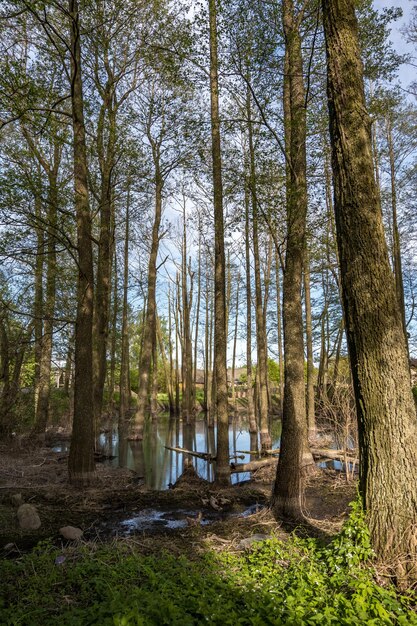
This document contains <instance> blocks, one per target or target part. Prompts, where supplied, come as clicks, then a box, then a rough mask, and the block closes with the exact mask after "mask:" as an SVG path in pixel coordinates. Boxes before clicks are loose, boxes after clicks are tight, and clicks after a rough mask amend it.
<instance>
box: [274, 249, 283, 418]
mask: <svg viewBox="0 0 417 626" xmlns="http://www.w3.org/2000/svg"><path fill="white" fill-rule="evenodd" d="M280 270H281V263H280V260H279V256H278V251H277V250H275V272H276V292H277V338H278V367H279V402H280V408H281V415H282V412H283V408H284V355H283V353H282V306H281V281H280Z"/></svg>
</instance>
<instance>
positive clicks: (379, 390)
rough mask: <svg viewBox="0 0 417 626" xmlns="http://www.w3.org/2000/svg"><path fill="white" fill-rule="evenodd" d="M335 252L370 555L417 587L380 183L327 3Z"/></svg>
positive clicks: (341, 24)
mask: <svg viewBox="0 0 417 626" xmlns="http://www.w3.org/2000/svg"><path fill="white" fill-rule="evenodd" d="M323 16H324V28H325V35H326V52H327V65H328V99H329V115H330V134H331V140H332V165H333V174H334V194H335V214H336V229H337V243H338V249H339V258H340V264H341V281H342V294H343V306H344V311H345V322H346V333H347V340H348V346H349V357H350V361H351V369H352V377H353V383H354V389H355V398H356V406H357V414H358V428H359V446H360V488H361V494H362V497H363V501H364V505H365V509H366V512H367V515H368V523H369V528H370V532H371V539H372V543H373V547H374V549H375V550H376V553H377V555H378V556H379V557H380V558H382V559H383V560H384V561H385V562H386V564H387V565H388V566H390V567H392V568H393V570H394V571H395V573H396V576H397V580H398V582H399V583H400V584H402V585H403V584H407V582H410V580H415V579H416V578H417V556H416V555H417V481H416V476H417V420H416V412H415V406H414V401H413V397H412V394H411V388H410V373H409V366H408V355H407V348H406V342H405V338H404V331H403V325H402V319H401V312H400V310H399V306H398V300H397V296H396V289H395V281H394V277H393V274H392V271H391V269H390V265H389V258H388V250H387V246H386V242H385V237H384V229H383V223H382V214H381V208H380V202H379V195H378V190H377V187H376V184H375V179H374V172H373V163H372V150H371V132H370V129H371V124H370V119H369V116H368V114H367V112H366V109H365V96H364V88H363V70H362V64H361V60H360V52H359V47H358V34H357V22H356V18H355V13H354V3H353V1H352V0H323Z"/></svg>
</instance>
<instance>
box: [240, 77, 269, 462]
mask: <svg viewBox="0 0 417 626" xmlns="http://www.w3.org/2000/svg"><path fill="white" fill-rule="evenodd" d="M246 112H247V117H248V139H249V168H250V174H249V181H250V183H249V186H250V192H251V200H252V236H253V262H254V274H255V322H256V350H257V364H256V381H257V383H258V393H257V406H258V411H259V419H258V424H259V432H260V439H261V451H265V450H268V449H270V448H271V435H270V433H269V423H268V364H267V359H268V350H267V345H266V325H265V316H264V310H263V301H262V284H261V264H260V260H259V227H258V198H257V191H256V171H255V149H254V145H253V129H252V112H251V101H250V92H249V89H248V90H247V94H246Z"/></svg>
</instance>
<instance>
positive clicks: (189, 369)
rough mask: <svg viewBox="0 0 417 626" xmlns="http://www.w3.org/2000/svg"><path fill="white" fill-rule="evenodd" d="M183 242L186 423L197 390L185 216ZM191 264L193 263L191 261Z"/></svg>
mask: <svg viewBox="0 0 417 626" xmlns="http://www.w3.org/2000/svg"><path fill="white" fill-rule="evenodd" d="M183 220H184V222H183V240H182V272H181V300H182V320H183V321H182V330H183V332H182V348H183V353H182V357H183V359H182V362H183V378H182V412H183V416H184V417H185V419H186V421H187V422H188V421H189V420H190V419H192V418H193V417H194V408H195V406H194V405H195V388H194V384H193V347H192V341H191V319H190V318H191V315H190V310H191V306H192V297H193V274H192V272H191V269H190V267H189V265H188V266H187V221H186V214H185V203H184V214H183ZM190 263H191V261H190ZM188 276H190V288H189V289H188V280H187V279H188Z"/></svg>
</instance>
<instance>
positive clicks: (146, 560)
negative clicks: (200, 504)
mask: <svg viewBox="0 0 417 626" xmlns="http://www.w3.org/2000/svg"><path fill="white" fill-rule="evenodd" d="M358 518H359V515H358V513H357V511H356V512H355V510H354V512H353V514H352V517H351V520H350V522H349V523H348V524H347V525H346V526H345V528H344V529H343V531H342V532H341V533H340V534H339V535H338V536H337V537H336V538H335V539H334V541H333V542H332V543H331V544H330V545H329V546H327V547H323V546H321V545H319V543H318V542H317V541H316V540H312V539H308V540H305V539H299V538H297V537H291V538H290V539H289V541H286V542H285V543H283V542H281V541H278V540H276V539H271V540H268V541H264V542H261V543H258V544H254V546H255V547H254V548H253V549H252V550H251V551H249V552H240V553H237V554H236V553H230V552H223V553H221V554H218V553H215V552H210V551H208V552H206V553H205V554H203V555H201V554H193V553H192V545H193V544H192V543H190V553H189V555H188V557H185V556H183V557H180V558H178V557H177V556H174V555H172V554H168V553H161V554H157V555H153V556H143V555H141V554H139V553H138V552H137V551H136V548H135V544H134V542H123V541H119V542H114V543H112V544H107V545H106V544H93V545H85V546H80V547H73V548H71V549H67V550H57V549H56V548H54V547H53V546H51V545H50V544H48V543H44V544H41V545H40V546H39V547H38V548H37V549H36V550H35V551H33V552H32V553H31V554H28V555H26V556H24V557H22V558H20V559H18V560H16V561H3V562H2V563H1V565H0V580H1V590H2V591H1V600H0V623H1V624H2V625H5V626H6V625H18V624H19V625H27V626H38V625H39V626H40V625H42V626H47V625H49V624H60V625H62V626H64V625H79V626H85V625H88V624H100V625H103V626H106V625H113V626H122V625H123V626H128V625H129V626H130V625H132V626H133V625H136V626H137V625H140V626H142V625H155V626H159V625H163V624H177V625H178V626H180V625H181V626H188V625H190V626H191V625H193V624H218V625H219V626H220V625H221V626H223V625H226V626H227V625H230V626H231V625H233V626H235V625H239V624H240V625H244V624H251V625H254V626H263V625H264V624H271V625H279V624H289V625H291V626H298V625H304V624H306V625H309V624H311V625H314V624H320V625H324V626H327V625H335V626H339V625H351V624H357V625H359V624H360V625H364V624H366V625H369V626H371V625H373V626H379V625H390V624H392V625H394V624H398V625H400V626H412V625H416V624H417V616H416V614H415V613H413V612H412V610H411V608H410V606H411V604H412V602H413V601H414V602H415V600H416V597H415V596H414V599H413V598H411V597H408V598H407V597H405V596H400V595H399V594H398V593H397V592H396V591H395V589H394V588H383V587H380V586H378V585H377V584H376V582H375V580H374V577H373V570H372V567H371V565H370V562H369V559H371V558H372V551H371V549H370V547H369V537H368V534H367V530H366V528H365V527H364V525H363V524H362V522H359V523H358ZM194 539H195V536H194ZM62 557H65V560H64V562H62V563H59V558H61V559H62Z"/></svg>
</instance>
